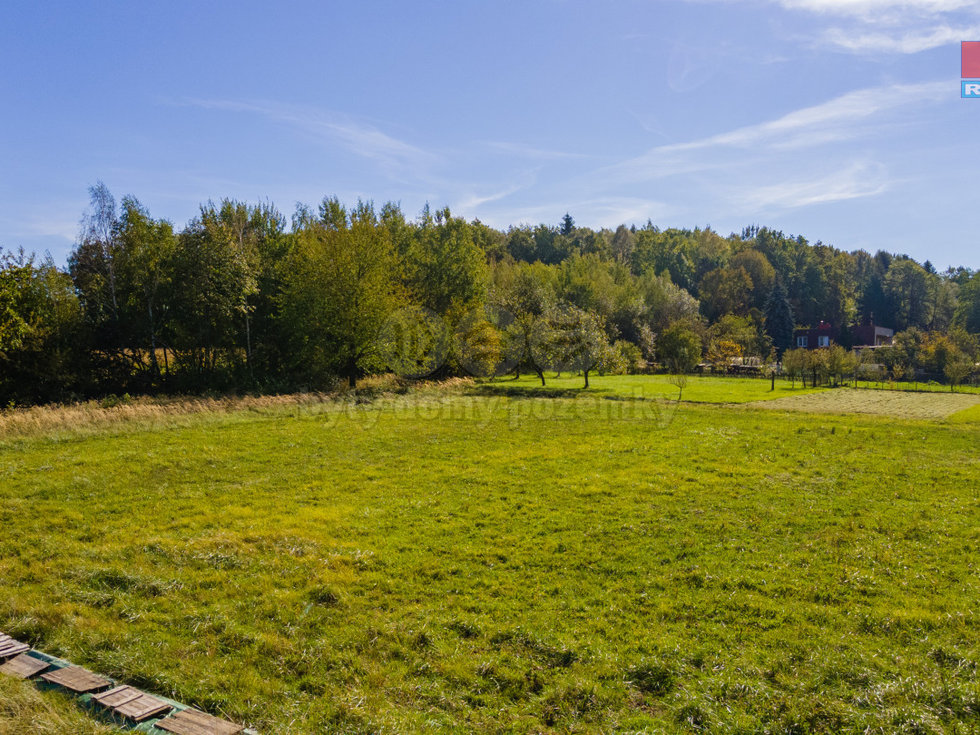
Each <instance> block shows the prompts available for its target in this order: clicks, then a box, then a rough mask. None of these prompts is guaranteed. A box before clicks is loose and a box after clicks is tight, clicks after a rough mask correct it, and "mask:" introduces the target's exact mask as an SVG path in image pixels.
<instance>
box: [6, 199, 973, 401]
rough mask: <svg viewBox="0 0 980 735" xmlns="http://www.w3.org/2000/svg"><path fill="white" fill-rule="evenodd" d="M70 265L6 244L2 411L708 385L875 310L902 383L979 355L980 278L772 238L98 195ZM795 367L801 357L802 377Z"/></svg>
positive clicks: (364, 206)
mask: <svg viewBox="0 0 980 735" xmlns="http://www.w3.org/2000/svg"><path fill="white" fill-rule="evenodd" d="M90 197H91V201H90V205H89V208H88V210H87V212H86V213H85V215H84V217H83V219H82V223H81V228H80V233H79V236H78V238H77V241H76V243H75V245H74V247H73V249H72V251H71V254H70V257H69V259H68V264H67V268H62V267H59V266H57V265H56V264H55V263H54V262H53V261H52V260H51V258H50V257H48V258H39V257H37V256H36V255H34V254H28V253H25V252H23V251H0V401H2V403H3V404H4V405H7V404H10V403H32V402H43V401H52V400H69V399H73V398H81V397H89V396H99V395H106V394H121V393H156V392H167V393H199V392H205V391H217V392H227V391H244V390H248V391H270V392H271V391H287V390H298V389H323V388H327V387H331V386H333V385H335V384H336V383H337V382H338V381H346V382H347V383H348V384H354V382H355V381H356V380H357V378H358V376H361V375H365V374H370V373H376V372H382V371H387V370H394V371H396V372H399V373H401V374H403V375H409V376H416V377H421V376H426V375H437V376H438V375H454V374H471V375H494V374H498V375H499V374H504V373H517V374H519V373H520V372H522V371H524V372H532V373H534V374H536V375H537V376H538V377H539V378H540V379H541V381H542V382H544V381H545V380H546V376H545V372H546V370H548V371H551V370H559V371H561V370H576V371H579V372H581V373H583V374H584V378H585V381H586V383H587V382H588V377H589V374H590V372H593V371H602V372H626V371H636V370H640V369H646V368H649V367H650V366H659V367H662V368H664V369H669V370H671V371H677V372H683V371H688V370H691V369H692V368H693V367H694V366H695V365H697V364H699V363H701V362H703V361H709V362H712V363H715V364H731V363H732V362H734V361H737V360H738V359H739V358H747V357H757V358H760V359H761V360H764V361H765V360H768V359H773V360H775V359H779V358H780V357H782V355H783V353H784V352H785V351H786V350H789V349H791V348H792V347H793V329H794V327H797V326H808V325H815V324H816V323H818V322H819V321H827V322H830V323H832V324H834V325H836V326H839V327H842V329H841V331H840V336H839V340H838V341H839V342H840V343H841V344H842V345H843V346H844V347H850V344H848V340H849V336H848V335H849V331H848V329H847V328H848V327H849V326H850V325H853V324H855V323H858V322H859V321H861V320H863V319H867V318H871V317H873V318H874V320H875V321H876V322H877V323H878V324H880V325H882V326H888V327H892V328H894V329H896V330H898V331H899V333H900V334H899V335H898V337H897V338H896V347H895V348H889V350H884V351H881V352H880V355H881V357H882V359H883V360H887V363H888V364H887V365H886V366H885V367H886V369H887V370H889V371H891V375H892V376H894V375H900V374H902V373H903V371H904V372H906V373H907V372H908V371H914V370H916V369H919V370H922V369H929V370H932V371H935V372H938V373H942V372H943V371H944V370H945V368H946V365H947V364H953V363H957V364H959V365H961V366H962V365H967V366H970V368H971V369H972V366H973V365H975V363H976V362H977V360H978V358H980V347H978V335H980V273H977V272H974V271H972V270H970V269H967V268H962V267H961V268H955V269H949V270H947V271H946V272H943V273H938V272H937V271H936V269H935V268H933V266H932V265H931V264H930V263H929V262H928V261H926V262H924V263H921V264H920V263H918V262H916V261H915V260H914V259H912V258H910V257H908V256H905V255H894V254H890V253H888V252H885V251H878V252H877V253H875V254H874V255H872V254H869V253H867V252H865V251H863V250H858V251H855V252H844V251H842V250H839V249H837V248H834V247H831V246H829V245H824V244H823V243H821V242H816V243H813V244H811V243H809V242H808V241H807V240H806V239H805V238H803V237H800V236H796V237H793V236H787V235H784V234H783V233H782V232H778V231H774V230H771V229H768V228H763V227H755V226H753V227H749V228H746V229H745V230H743V231H742V232H741V233H732V234H731V235H729V236H727V237H723V236H721V235H720V234H718V233H716V232H714V231H712V230H711V229H701V228H695V229H675V228H670V229H660V228H659V227H657V226H655V225H654V224H653V223H652V222H649V221H648V222H647V224H646V225H644V226H643V227H626V226H625V225H622V226H619V227H618V228H616V229H615V230H608V229H603V230H594V229H590V228H587V227H579V226H577V225H576V224H575V222H574V220H573V219H572V217H571V216H570V215H566V216H565V217H564V219H563V220H562V221H561V222H560V223H559V224H557V225H555V226H550V225H545V224H541V225H538V226H535V227H531V226H520V227H510V228H509V229H507V230H499V229H495V228H492V227H489V226H487V225H486V224H484V223H482V222H480V221H478V220H475V221H471V222H467V221H466V220H464V219H462V218H460V217H457V216H454V215H453V214H452V213H451V212H450V210H449V209H448V208H443V209H440V210H437V211H432V210H431V209H430V208H429V207H428V206H427V207H426V208H425V209H424V210H423V211H422V212H421V213H420V214H419V215H418V216H417V217H415V218H414V219H409V218H407V217H406V216H405V214H404V213H403V212H402V211H401V209H400V207H399V206H398V205H396V204H393V203H386V204H384V205H383V206H382V207H380V208H376V207H375V206H374V205H373V204H372V203H369V202H362V201H359V202H357V203H356V204H355V205H353V206H345V205H344V204H343V203H342V202H340V201H339V200H338V199H336V198H332V197H328V198H325V199H324V200H323V201H322V202H321V203H320V204H319V205H318V206H317V207H315V208H314V207H309V206H305V205H299V206H297V207H296V210H295V212H294V213H293V214H292V216H291V218H289V219H288V220H287V218H286V217H285V216H284V215H283V214H282V213H281V212H280V211H279V210H278V209H276V207H275V206H274V205H272V204H271V203H259V204H249V203H244V202H238V201H233V200H230V199H225V200H221V201H220V202H217V203H215V202H208V203H206V204H204V205H202V206H201V207H200V211H199V213H198V215H197V216H196V217H194V218H193V219H192V220H191V221H190V222H188V223H187V224H186V225H185V226H184V227H183V228H182V229H180V230H179V231H178V230H176V229H175V228H174V226H173V224H172V223H170V222H168V221H166V220H164V219H156V218H154V217H153V216H151V214H150V213H149V211H147V209H146V208H145V207H144V206H143V205H142V204H141V203H140V202H139V201H138V200H137V199H135V198H134V197H131V196H127V197H124V198H123V199H122V200H121V201H119V202H117V201H116V199H115V198H114V197H113V195H112V194H111V192H110V191H109V190H108V188H107V187H106V186H105V185H104V184H102V183H99V184H97V185H96V186H93V187H92V188H91V189H90ZM793 359H795V358H793V357H791V358H790V363H791V365H792V364H793Z"/></svg>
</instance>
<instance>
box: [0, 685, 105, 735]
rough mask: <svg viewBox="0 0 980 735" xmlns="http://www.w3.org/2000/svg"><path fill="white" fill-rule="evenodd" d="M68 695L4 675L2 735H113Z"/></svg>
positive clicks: (0, 712)
mask: <svg viewBox="0 0 980 735" xmlns="http://www.w3.org/2000/svg"><path fill="white" fill-rule="evenodd" d="M115 732H118V731H117V730H115V729H113V728H110V727H106V726H105V725H101V724H99V723H97V722H96V721H94V720H93V719H92V718H91V716H90V715H88V714H86V713H85V712H84V711H83V710H81V709H79V708H78V707H76V705H75V704H74V703H73V702H72V701H70V700H69V699H68V698H67V697H65V696H64V695H61V694H58V693H54V692H52V693H49V694H42V693H41V692H39V691H38V690H37V689H35V688H34V686H33V685H32V684H29V683H28V682H24V681H20V680H18V679H13V678H11V677H9V676H4V675H3V674H0V735H112V733H115Z"/></svg>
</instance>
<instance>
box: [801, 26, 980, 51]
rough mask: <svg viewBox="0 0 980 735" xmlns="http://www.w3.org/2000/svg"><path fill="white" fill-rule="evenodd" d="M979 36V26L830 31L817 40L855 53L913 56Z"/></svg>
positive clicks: (839, 29) (838, 29)
mask: <svg viewBox="0 0 980 735" xmlns="http://www.w3.org/2000/svg"><path fill="white" fill-rule="evenodd" d="M978 36H980V25H971V26H963V27H953V26H949V25H940V26H936V27H934V28H931V29H929V30H926V31H922V30H908V31H904V32H899V33H883V32H880V31H864V30H858V31H853V30H845V29H843V28H830V29H828V30H827V31H825V32H824V33H823V34H822V35H821V37H820V39H821V41H822V42H823V43H824V44H826V45H829V46H833V47H836V48H839V49H842V50H844V51H852V52H855V53H883V52H884V53H901V54H915V53H918V52H920V51H928V50H929V49H933V48H938V47H940V46H947V45H949V44H953V43H959V42H960V41H963V40H967V39H971V38H976V37H978Z"/></svg>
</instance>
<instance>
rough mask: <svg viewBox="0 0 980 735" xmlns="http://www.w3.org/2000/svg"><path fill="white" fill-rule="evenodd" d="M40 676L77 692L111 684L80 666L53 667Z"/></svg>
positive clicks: (103, 687) (97, 688) (95, 689)
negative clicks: (53, 668) (52, 669)
mask: <svg viewBox="0 0 980 735" xmlns="http://www.w3.org/2000/svg"><path fill="white" fill-rule="evenodd" d="M41 678H42V679H44V680H45V681H46V682H49V683H51V684H57V685H58V686H62V687H64V688H65V689H70V690H71V691H73V692H78V693H79V694H84V693H85V692H97V691H98V690H99V689H105V688H106V687H110V686H112V682H111V681H109V680H108V679H106V678H105V677H103V676H99V675H98V674H93V673H92V672H91V671H88V670H87V669H83V668H82V667H81V666H66V667H65V668H63V669H55V670H54V671H49V672H48V673H47V674H41Z"/></svg>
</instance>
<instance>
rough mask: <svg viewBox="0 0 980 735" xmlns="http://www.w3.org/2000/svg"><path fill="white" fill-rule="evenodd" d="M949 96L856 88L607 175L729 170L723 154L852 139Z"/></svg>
mask: <svg viewBox="0 0 980 735" xmlns="http://www.w3.org/2000/svg"><path fill="white" fill-rule="evenodd" d="M948 94H949V85H948V83H946V82H929V83H924V84H897V85H889V86H885V87H871V88H868V89H861V90H856V91H854V92H848V93H846V94H843V95H841V96H839V97H836V98H834V99H832V100H829V101H827V102H823V103H821V104H819V105H813V106H811V107H805V108H802V109H800V110H795V111H793V112H790V113H788V114H786V115H783V116H782V117H780V118H777V119H775V120H770V121H767V122H763V123H758V124H756V125H749V126H746V127H741V128H737V129H735V130H731V131H728V132H725V133H719V134H717V135H712V136H709V137H707V138H701V139H699V140H694V141H689V142H685V143H673V144H669V145H662V146H657V147H655V148H652V149H651V150H649V151H647V152H646V153H644V154H642V155H640V156H637V157H635V158H632V159H629V160H627V161H623V162H621V163H619V164H616V165H615V166H612V167H609V168H607V169H606V170H605V172H604V173H605V175H606V176H607V177H610V178H615V179H618V180H620V181H627V182H630V181H632V182H637V181H644V180H652V179H658V178H664V177H667V176H673V175H677V174H685V173H694V172H697V171H704V170H707V169H712V168H718V167H722V166H725V165H727V161H728V159H725V158H723V157H719V156H718V155H717V151H719V150H724V149H727V150H738V151H743V152H744V151H747V152H750V153H757V154H769V153H772V152H773V151H776V152H778V151H787V150H793V149H801V148H812V147H816V146H821V145H826V144H828V143H835V142H840V141H843V140H849V139H854V138H857V137H860V136H861V135H864V134H867V133H869V132H871V131H872V130H874V129H875V126H876V125H878V124H880V123H881V118H882V117H884V116H885V114H886V113H888V112H889V111H892V110H895V109H898V108H901V107H906V106H909V105H913V104H917V103H923V102H933V101H938V100H941V99H943V97H944V96H948Z"/></svg>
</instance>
